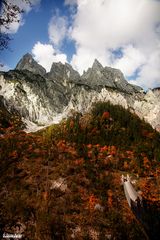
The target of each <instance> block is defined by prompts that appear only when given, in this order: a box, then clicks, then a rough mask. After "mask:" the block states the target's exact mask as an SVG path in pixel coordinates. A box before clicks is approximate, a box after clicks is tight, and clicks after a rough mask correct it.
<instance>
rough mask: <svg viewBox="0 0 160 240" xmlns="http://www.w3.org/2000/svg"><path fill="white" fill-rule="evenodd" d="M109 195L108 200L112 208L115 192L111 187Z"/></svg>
mask: <svg viewBox="0 0 160 240" xmlns="http://www.w3.org/2000/svg"><path fill="white" fill-rule="evenodd" d="M107 195H108V201H107V204H108V207H109V208H112V206H113V192H112V190H111V189H109V190H108V191H107Z"/></svg>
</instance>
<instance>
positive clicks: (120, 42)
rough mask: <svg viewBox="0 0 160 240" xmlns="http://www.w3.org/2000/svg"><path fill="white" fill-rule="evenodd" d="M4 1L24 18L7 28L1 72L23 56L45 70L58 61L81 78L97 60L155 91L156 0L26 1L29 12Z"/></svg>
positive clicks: (159, 11)
mask: <svg viewBox="0 0 160 240" xmlns="http://www.w3.org/2000/svg"><path fill="white" fill-rule="evenodd" d="M8 1H10V2H12V3H13V2H14V3H16V4H18V5H19V6H20V7H23V9H24V10H25V13H24V14H21V15H20V16H19V19H20V23H13V24H12V25H10V26H9V33H11V37H12V38H13V40H12V41H11V42H10V45H9V47H10V48H11V50H4V51H2V52H1V59H0V61H1V63H3V64H4V68H3V69H13V68H14V67H15V66H16V64H17V62H18V61H19V59H20V58H21V57H22V56H23V55H24V54H25V53H27V52H30V53H32V55H33V57H34V59H35V60H36V61H37V62H38V63H39V64H41V65H42V66H43V67H45V68H46V70H47V71H49V70H50V67H51V64H52V62H57V61H61V62H63V63H64V62H69V63H70V64H71V65H72V66H73V67H74V68H75V69H76V70H77V71H79V72H80V73H82V72H83V70H87V68H88V67H91V66H92V64H93V61H94V59H95V58H97V59H98V60H99V61H100V62H101V63H102V65H103V66H111V67H114V68H118V69H120V70H121V71H122V72H123V73H124V75H125V77H126V78H127V79H128V80H130V82H131V83H134V84H137V85H140V86H142V87H143V88H145V89H146V88H153V87H157V86H160V67H159V66H160V1H159V0H31V2H32V7H30V6H28V5H26V4H24V2H23V0H12V1H11V0H8ZM2 30H3V29H2ZM3 69H2V70H3Z"/></svg>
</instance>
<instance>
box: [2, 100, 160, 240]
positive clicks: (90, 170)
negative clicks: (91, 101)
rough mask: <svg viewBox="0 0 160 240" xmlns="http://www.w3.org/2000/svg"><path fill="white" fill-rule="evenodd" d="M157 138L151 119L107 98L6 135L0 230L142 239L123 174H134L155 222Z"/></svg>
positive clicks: (46, 235) (62, 236)
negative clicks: (87, 111) (38, 128)
mask: <svg viewBox="0 0 160 240" xmlns="http://www.w3.org/2000/svg"><path fill="white" fill-rule="evenodd" d="M125 121H126V122H127V125H126V122H125ZM133 125H134V128H132V126H133ZM134 129H135V130H134ZM123 139H124V141H123ZM159 139H160V135H159V134H158V133H157V132H156V131H154V130H153V129H152V128H151V127H150V126H149V124H146V123H145V122H144V121H141V120H140V119H139V118H138V117H137V116H135V115H134V114H131V113H130V112H128V111H127V110H125V109H123V108H121V107H119V106H113V105H111V104H110V103H106V104H104V103H98V104H97V105H96V106H95V107H94V109H93V110H92V114H85V115H83V116H82V115H80V114H74V115H73V116H72V117H70V118H69V119H68V120H67V121H64V122H61V124H57V125H53V126H50V127H48V128H46V129H44V130H41V131H39V132H37V133H34V134H33V133H32V134H31V133H30V134H26V133H25V132H23V131H17V132H14V133H12V134H11V133H8V134H6V135H5V136H4V137H3V138H0V144H1V149H0V151H1V152H0V162H1V175H0V180H1V181H0V189H1V190H0V196H1V202H0V217H1V225H0V230H1V231H0V232H1V233H3V232H12V233H13V232H15V231H17V227H18V226H19V230H18V232H19V233H22V234H23V237H24V239H33V240H34V239H40V240H41V239H46V240H51V239H57V240H58V239H59V240H61V239H72V238H73V239H93V240H94V239H97V240H102V239H103V240H105V239H106V240H107V239H132V240H134V239H135V240H137V239H146V238H145V236H144V234H143V231H142V227H141V225H139V224H138V223H137V221H135V218H134V216H133V214H132V212H131V211H130V209H129V208H128V206H127V201H126V199H125V195H124V192H123V188H122V186H121V174H122V173H123V174H127V173H129V174H131V176H132V180H134V182H135V183H136V184H135V186H134V187H135V188H136V189H139V190H141V191H142V192H141V194H142V196H143V198H144V199H146V202H147V204H150V205H148V206H149V207H150V208H151V210H152V216H155V217H156V219H157V220H156V221H157V222H155V224H157V226H159V225H158V224H160V223H159V222H158V216H159V212H160V208H159V207H160V206H159V201H158V200H159V195H158V194H159V193H158V181H159V174H160V167H159V161H160V149H159ZM131 143H132V144H131ZM150 175H152V178H148V176H150ZM152 220H154V221H155V219H154V218H153V219H152ZM156 229H157V230H159V227H157V228H156ZM157 236H158V234H157ZM155 239H156V238H155Z"/></svg>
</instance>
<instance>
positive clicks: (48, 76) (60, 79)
mask: <svg viewBox="0 0 160 240" xmlns="http://www.w3.org/2000/svg"><path fill="white" fill-rule="evenodd" d="M30 60H31V61H30ZM0 95H2V96H3V97H4V99H5V100H6V102H7V104H8V106H9V107H10V108H12V107H14V108H15V109H16V110H17V111H19V113H20V114H21V116H22V117H23V118H24V119H25V120H29V121H31V122H34V123H36V124H39V125H47V124H50V123H52V122H58V121H60V120H61V119H62V118H63V117H66V116H67V115H68V114H69V112H70V111H71V110H74V111H80V112H83V113H84V112H87V111H89V110H90V108H91V107H92V104H93V103H94V102H97V101H110V102H111V103H112V104H120V105H122V106H123V107H125V108H129V109H130V110H131V111H132V112H135V113H136V114H138V115H139V116H140V118H144V119H145V120H146V121H147V122H149V123H150V124H151V125H152V126H153V127H154V128H157V129H159V125H160V105H159V101H160V91H159V89H153V90H149V91H148V92H147V93H146V94H145V93H144V92H143V89H142V88H140V87H138V86H134V85H131V84H129V83H128V82H127V81H126V80H125V78H124V76H123V74H122V72H121V71H120V70H118V69H113V68H110V67H103V66H102V65H101V64H100V63H99V62H98V61H97V60H95V61H94V63H93V66H92V68H89V69H88V70H87V72H84V74H83V75H82V76H81V77H80V75H79V73H78V72H76V71H75V70H74V69H73V68H72V66H71V65H69V64H67V63H66V64H62V63H60V62H59V63H53V64H52V67H51V71H50V72H49V73H45V71H44V70H43V68H42V67H41V66H40V65H39V64H37V63H36V62H35V61H34V60H33V58H32V57H31V55H29V54H27V55H25V56H24V57H23V58H22V60H20V62H19V63H18V65H17V67H16V69H15V70H13V71H9V72H7V73H1V74H0Z"/></svg>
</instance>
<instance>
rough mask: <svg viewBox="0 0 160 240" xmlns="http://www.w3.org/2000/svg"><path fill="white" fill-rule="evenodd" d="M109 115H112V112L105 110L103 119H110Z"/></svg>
mask: <svg viewBox="0 0 160 240" xmlns="http://www.w3.org/2000/svg"><path fill="white" fill-rule="evenodd" d="M109 117H110V113H109V112H104V113H103V114H102V120H105V119H109Z"/></svg>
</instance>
